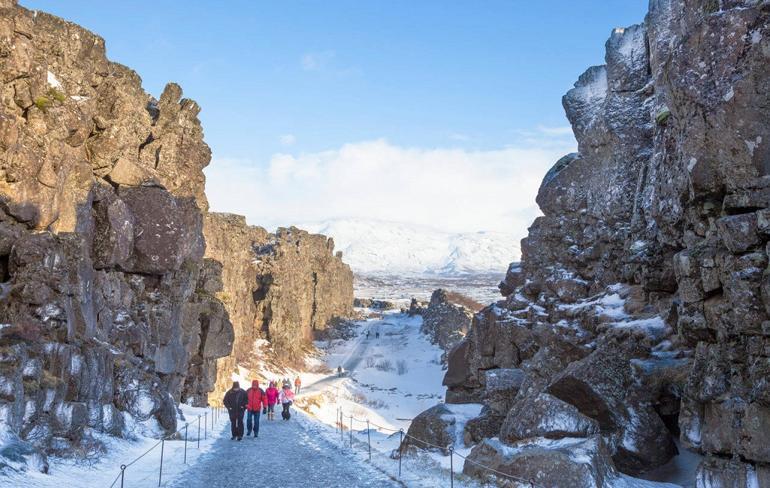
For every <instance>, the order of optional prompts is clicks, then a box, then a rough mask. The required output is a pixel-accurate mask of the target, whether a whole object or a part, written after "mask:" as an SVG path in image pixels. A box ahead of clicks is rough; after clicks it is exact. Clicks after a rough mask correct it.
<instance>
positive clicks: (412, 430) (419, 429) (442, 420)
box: [402, 403, 458, 456]
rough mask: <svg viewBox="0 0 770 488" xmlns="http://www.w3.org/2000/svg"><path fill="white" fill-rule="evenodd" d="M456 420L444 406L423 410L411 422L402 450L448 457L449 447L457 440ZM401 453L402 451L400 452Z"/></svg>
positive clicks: (439, 405)
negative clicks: (421, 451) (429, 452)
mask: <svg viewBox="0 0 770 488" xmlns="http://www.w3.org/2000/svg"><path fill="white" fill-rule="evenodd" d="M456 431H457V420H456V419H455V416H454V415H453V414H452V411H451V410H449V408H447V406H446V405H444V404H442V403H440V404H438V405H436V406H433V407H431V408H429V409H428V410H425V411H424V412H422V413H420V414H419V415H418V416H417V417H415V418H414V419H413V420H412V423H411V424H410V425H409V430H408V431H407V432H406V436H405V437H404V442H403V446H402V449H403V450H409V449H410V448H416V449H422V450H427V451H438V452H441V453H442V454H444V455H445V456H448V455H449V450H448V449H447V448H448V447H449V446H454V444H455V441H456V440H457V437H458V436H457V432H456ZM402 452H403V451H402Z"/></svg>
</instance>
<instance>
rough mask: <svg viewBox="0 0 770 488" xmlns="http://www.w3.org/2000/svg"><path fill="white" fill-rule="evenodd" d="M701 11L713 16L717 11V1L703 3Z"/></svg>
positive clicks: (707, 0)
mask: <svg viewBox="0 0 770 488" xmlns="http://www.w3.org/2000/svg"><path fill="white" fill-rule="evenodd" d="M703 11H704V12H705V13H707V14H713V13H715V12H718V11H719V0H706V1H705V2H704V3H703Z"/></svg>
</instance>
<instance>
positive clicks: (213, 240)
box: [204, 213, 353, 403]
mask: <svg viewBox="0 0 770 488" xmlns="http://www.w3.org/2000/svg"><path fill="white" fill-rule="evenodd" d="M204 233H205V235H206V243H207V249H206V255H207V256H208V257H210V258H212V259H214V260H216V261H218V262H221V263H222V265H223V271H222V279H223V282H224V287H223V289H222V292H221V293H220V294H219V295H218V296H219V298H221V300H222V302H223V303H224V305H225V308H226V309H227V312H228V313H229V316H230V319H231V320H232V323H233V325H234V327H235V342H234V344H233V350H232V354H230V355H229V356H228V357H226V358H222V359H218V360H217V361H216V363H217V388H216V391H215V393H213V394H212V395H211V401H212V402H214V403H218V402H221V398H222V396H223V395H224V392H225V391H226V390H227V389H228V388H229V387H230V385H231V377H232V374H233V373H236V374H237V373H239V368H245V369H247V370H251V369H254V368H256V367H257V365H258V362H259V361H264V360H265V359H268V358H266V357H265V356H263V354H265V351H264V350H263V349H260V348H258V347H257V344H258V343H259V340H267V341H269V342H270V346H271V349H272V351H271V352H272V353H274V355H275V356H274V357H272V358H269V359H271V360H275V361H277V362H279V363H281V364H283V365H294V366H298V365H301V364H302V362H303V357H304V355H305V353H306V352H307V350H308V348H309V347H310V346H311V341H312V339H313V334H314V332H315V331H321V330H324V329H326V328H327V327H328V326H330V325H332V324H333V322H334V321H335V320H337V319H340V318H345V317H350V316H352V314H353V272H352V271H351V270H350V268H349V267H348V266H347V265H346V264H344V263H343V262H342V260H341V257H340V254H339V253H338V254H336V255H335V254H334V241H333V240H332V239H330V238H328V237H326V236H323V235H320V234H309V233H307V232H305V231H303V230H300V229H297V228H295V227H291V228H288V229H284V228H280V229H278V231H277V232H276V233H274V234H271V233H268V232H267V231H266V230H265V229H262V228H261V227H255V226H249V225H247V224H246V220H245V218H244V217H241V216H238V215H232V214H219V213H210V214H208V215H207V217H206V221H205V225H204Z"/></svg>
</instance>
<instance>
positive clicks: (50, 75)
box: [46, 71, 62, 89]
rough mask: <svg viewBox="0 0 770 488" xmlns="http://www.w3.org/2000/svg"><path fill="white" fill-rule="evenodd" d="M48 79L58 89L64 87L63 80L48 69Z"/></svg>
mask: <svg viewBox="0 0 770 488" xmlns="http://www.w3.org/2000/svg"><path fill="white" fill-rule="evenodd" d="M46 81H47V82H48V84H49V85H51V86H52V87H53V88H57V89H61V88H62V85H61V82H60V81H59V80H58V79H57V78H56V75H54V74H53V73H52V72H51V71H48V72H47V73H46Z"/></svg>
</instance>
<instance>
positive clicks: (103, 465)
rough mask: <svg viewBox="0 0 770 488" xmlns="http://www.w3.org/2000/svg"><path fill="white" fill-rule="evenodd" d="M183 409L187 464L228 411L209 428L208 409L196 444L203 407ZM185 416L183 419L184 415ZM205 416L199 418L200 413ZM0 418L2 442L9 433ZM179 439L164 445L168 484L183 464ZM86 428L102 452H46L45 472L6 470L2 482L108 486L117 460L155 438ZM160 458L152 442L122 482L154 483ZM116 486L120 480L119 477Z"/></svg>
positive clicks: (33, 487) (222, 426) (39, 487)
mask: <svg viewBox="0 0 770 488" xmlns="http://www.w3.org/2000/svg"><path fill="white" fill-rule="evenodd" d="M180 409H181V412H182V415H181V416H180V417H179V421H178V424H177V425H178V427H180V428H183V427H184V423H185V422H190V427H189V428H188V443H187V466H189V465H192V464H194V463H195V462H196V461H197V460H198V459H199V458H200V456H201V455H203V454H204V453H206V452H208V451H209V450H210V449H211V448H212V446H213V445H214V443H215V441H216V440H217V439H218V438H219V437H220V436H221V434H222V433H223V432H227V434H228V438H229V427H227V425H228V424H227V418H226V415H222V416H220V417H219V419H218V421H217V422H215V424H214V428H213V429H212V428H211V418H212V417H211V412H210V411H209V416H208V417H207V419H208V423H207V426H206V430H205V434H206V438H205V439H204V438H203V437H204V428H203V424H201V440H200V448H198V446H197V439H198V437H197V434H198V432H197V417H198V415H203V413H204V412H206V411H207V409H204V408H194V407H189V406H187V405H181V406H180ZM183 419H186V420H183ZM201 422H203V418H201ZM1 427H2V425H1V424H0V444H3V443H5V442H6V441H7V439H6V438H5V437H4V436H3V434H2V432H3V431H4V430H3V429H2V428H1ZM183 432H184V431H182V436H181V437H180V438H179V439H174V440H167V441H166V442H165V445H164V449H163V484H162V486H169V485H170V484H171V482H173V480H174V479H176V478H177V477H178V476H179V475H180V474H181V473H183V472H184V471H185V469H187V466H185V464H184V463H183V458H184V435H183ZM86 433H88V434H90V435H92V436H93V437H94V438H96V439H97V440H99V441H101V442H103V443H104V444H105V446H106V448H107V450H106V452H105V453H104V454H101V455H100V456H99V457H98V458H89V459H86V460H74V459H62V458H49V460H48V462H49V473H50V474H43V473H40V472H36V471H27V472H24V473H22V472H16V473H10V474H9V475H8V477H6V478H1V479H0V486H9V487H10V486H25V487H29V488H61V486H84V487H85V486H94V487H95V486H99V487H109V486H110V484H111V483H112V482H113V481H114V480H115V479H116V477H117V476H118V475H119V473H120V465H121V464H129V463H130V462H131V461H132V460H134V459H136V458H138V457H139V456H140V455H141V454H143V453H144V452H146V451H148V450H149V449H150V448H152V447H153V446H156V444H158V442H159V440H158V439H157V438H151V437H145V436H137V437H135V438H133V439H119V438H116V437H112V436H109V435H106V434H103V433H99V432H96V431H93V430H91V429H86ZM159 464H160V446H159V445H158V446H156V447H155V448H154V449H152V450H151V451H150V452H149V453H148V454H147V455H146V456H145V457H143V458H142V459H141V460H139V461H137V462H136V464H133V465H131V466H129V467H128V468H127V469H126V474H125V482H126V486H129V487H131V488H150V487H157V486H158V468H159ZM115 486H120V481H118V483H117V484H116V485H115Z"/></svg>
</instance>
